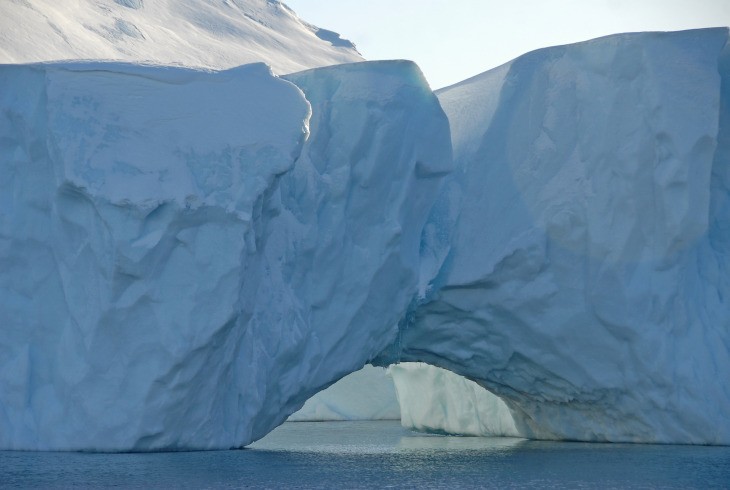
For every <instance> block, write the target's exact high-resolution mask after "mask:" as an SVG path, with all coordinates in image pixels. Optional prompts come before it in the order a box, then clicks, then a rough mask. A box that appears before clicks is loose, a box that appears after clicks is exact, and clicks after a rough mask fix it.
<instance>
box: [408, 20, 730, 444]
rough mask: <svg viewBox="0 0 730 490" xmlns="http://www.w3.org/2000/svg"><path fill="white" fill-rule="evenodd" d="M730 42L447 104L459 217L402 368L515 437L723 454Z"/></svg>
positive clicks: (530, 76)
mask: <svg viewBox="0 0 730 490" xmlns="http://www.w3.org/2000/svg"><path fill="white" fill-rule="evenodd" d="M726 42H727V30H725V29H716V30H703V31H686V32H679V33H653V34H629V35H619V36H611V37H607V38H602V39H597V40H594V41H590V42H586V43H580V44H576V45H571V46H563V47H557V48H549V49H544V50H540V51H536V52H533V53H530V54H527V55H525V56H522V57H521V58H518V59H517V60H515V61H513V62H511V63H509V64H508V65H506V66H503V67H500V68H498V69H496V70H493V71H491V72H488V73H485V74H483V75H480V76H478V77H476V78H474V79H471V80H467V81H465V82H462V83H460V84H458V85H455V86H453V87H450V88H447V89H444V90H442V91H440V92H439V94H438V96H439V99H440V101H441V103H442V105H443V107H444V110H445V111H446V113H447V114H448V116H449V120H450V122H451V128H452V135H453V142H454V157H455V160H456V165H457V167H458V169H459V171H458V172H457V174H456V175H455V177H454V178H455V179H456V180H457V181H459V182H460V183H461V189H462V194H461V195H460V197H459V201H458V203H459V204H458V205H459V209H460V214H459V218H458V221H457V222H456V224H455V225H454V227H453V229H452V231H451V233H452V235H451V240H450V251H449V255H448V258H447V260H446V262H445V265H444V267H442V268H441V270H440V271H439V274H438V275H437V276H436V278H435V279H434V281H433V283H432V290H431V292H430V294H429V295H428V296H427V297H426V298H424V299H423V300H421V301H420V304H419V305H418V306H417V307H416V308H414V309H412V318H410V319H409V321H408V322H407V324H406V325H403V327H402V328H401V331H400V345H401V349H402V350H401V353H400V357H399V358H400V359H401V360H419V361H425V362H429V363H432V364H436V365H439V366H442V367H446V368H448V369H450V370H452V371H454V372H455V373H458V374H461V375H464V376H466V377H468V378H470V379H473V380H476V381H477V382H479V383H480V384H481V385H482V386H484V387H486V388H487V389H489V390H490V391H491V392H492V393H495V394H497V395H499V396H500V397H501V398H502V399H503V400H504V401H505V402H506V403H507V405H508V406H509V407H510V409H511V410H512V412H513V414H514V416H515V421H516V423H517V429H518V431H519V432H520V434H522V435H525V436H528V437H539V438H559V439H573V440H587V441H633V442H663V443H670V442H681V443H698V444H728V443H730V412H729V411H728V407H730V383H728V381H727V380H728V379H729V378H728V375H729V374H730V323H729V322H730V311H729V308H728V307H729V305H730V303H728V301H727V300H726V299H725V298H727V297H728V293H729V292H730V289H729V287H730V275H728V266H729V265H730V263H729V262H728V261H729V259H730V255H728V252H729V251H730V248H729V246H730V226H728V223H729V220H730V208H729V207H728V206H729V205H730V201H729V200H728V197H729V194H728V191H729V190H730V180H729V178H730V173H729V172H730V165H729V161H728V156H729V155H728V148H729V147H728V143H729V141H728V135H729V134H730V133H728V122H729V121H728V116H730V111H728V101H729V100H730V98H729V97H728V96H730V78H729V76H730V71H728V61H729V60H730V58H728V54H729V53H730V51H728V50H727V48H726V47H725V46H726ZM433 221H434V222H435V223H437V224H438V223H439V220H438V219H435V220H433ZM427 227H428V225H427Z"/></svg>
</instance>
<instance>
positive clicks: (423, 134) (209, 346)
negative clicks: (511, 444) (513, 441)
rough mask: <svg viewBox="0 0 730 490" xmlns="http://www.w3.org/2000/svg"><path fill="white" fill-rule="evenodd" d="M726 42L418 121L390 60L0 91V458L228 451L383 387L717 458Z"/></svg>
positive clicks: (68, 72)
mask: <svg viewBox="0 0 730 490" xmlns="http://www.w3.org/2000/svg"><path fill="white" fill-rule="evenodd" d="M727 38H728V33H727V30H726V29H710V30H699V31H686V32H679V33H650V34H630V35H618V36H611V37H607V38H602V39H598V40H594V41H590V42H586V43H580V44H576V45H571V46H563V47H557V48H549V49H545V50H540V51H536V52H534V53H530V54H528V55H525V56H523V57H521V58H518V59H517V60H515V61H513V62H512V63H510V64H508V65H506V66H504V67H501V68H498V69H496V70H493V71H491V72H487V73H486V74H484V75H481V76H479V77H476V78H474V79H471V80H468V81H465V82H463V83H462V84H459V85H456V86H454V87H451V88H448V89H445V90H443V91H440V92H439V94H438V97H439V99H440V103H439V99H437V98H436V97H435V96H434V94H433V93H432V92H431V91H430V89H429V88H428V85H427V84H426V82H425V81H424V79H423V77H422V75H421V74H420V72H419V70H418V69H417V68H416V67H415V65H413V64H412V63H409V62H374V63H362V64H351V65H340V66H335V67H330V68H322V69H315V70H311V71H307V72H302V73H298V74H295V75H291V76H289V77H287V80H283V79H278V78H275V77H273V76H271V75H270V73H269V72H268V71H267V70H266V69H265V68H264V67H263V66H261V65H253V66H245V67H242V68H239V69H235V70H231V71H224V72H218V73H208V72H200V71H192V70H184V69H179V68H160V67H140V66H135V65H123V64H95V63H92V64H45V65H28V66H17V65H16V66H9V65H5V66H2V67H0V87H1V88H2V89H1V90H0V107H2V113H1V115H0V155H1V156H2V158H0V170H1V171H2V175H3V176H4V177H3V179H2V180H1V181H0V263H1V264H2V267H1V268H0V271H1V272H0V320H1V322H2V323H1V324H0V328H1V329H2V335H0V447H2V448H4V449H87V450H152V449H193V448H228V447H237V446H242V445H245V444H248V443H249V442H251V441H253V440H255V439H257V438H260V437H262V436H263V435H265V434H266V433H267V432H269V431H270V430H271V429H272V428H274V427H275V426H277V425H278V424H280V423H281V422H282V421H284V420H285V419H286V417H287V416H288V415H290V414H291V413H293V412H295V411H296V410H297V409H299V408H300V407H301V406H302V405H303V404H304V402H305V400H306V399H307V398H309V397H310V396H311V395H313V394H314V393H316V392H317V391H320V390H321V389H323V388H325V387H327V386H329V385H330V384H332V383H334V382H335V381H337V380H338V379H339V378H341V377H342V376H344V375H346V374H348V373H350V372H353V371H355V370H357V369H359V368H361V367H362V366H363V365H365V364H366V363H367V362H369V361H373V362H375V363H380V364H390V363H392V362H395V361H399V360H414V361H425V362H428V363H430V364H433V365H437V366H441V367H444V368H447V369H449V370H451V371H453V372H455V373H457V374H461V375H464V376H466V377H468V378H470V379H473V380H475V381H476V382H478V383H479V384H481V385H482V386H484V387H486V388H487V389H488V390H489V391H491V392H492V393H494V394H496V395H498V396H499V397H500V398H502V400H503V401H504V402H505V404H506V405H507V407H508V408H509V410H510V412H511V413H512V415H513V417H514V422H515V428H516V430H517V431H518V433H519V434H520V435H525V436H528V437H543V438H556V439H576V440H589V441H591V440H593V441H595V440H598V441H604V440H607V441H635V442H677V443H702V444H730V413H729V412H728V410H727V407H728V406H730V386H729V383H728V381H727V380H728V376H727V374H728V373H730V327H729V326H728V322H729V321H730V311H728V302H727V301H726V299H725V298H726V297H727V296H728V293H730V284H728V282H729V281H730V275H729V274H728V260H730V226H728V222H729V221H730V200H728V196H729V191H730V166H729V165H728V150H729V149H730V141H729V137H730V134H729V133H728V124H729V123H730V121H728V117H729V116H730V108H729V107H728V95H730V85H728V83H729V82H728V76H730V67H728V62H729V61H730V58H729V57H728V54H729V53H730V52H729V51H728V50H727V49H726V48H725V45H726V42H727ZM295 84H296V85H295ZM442 106H443V108H444V109H443V110H442ZM444 110H445V111H446V114H448V116H449V118H450V120H447V118H446V115H445V114H444ZM449 122H450V125H451V131H450V129H449ZM452 140H453V142H454V153H453V159H452V148H451V142H452Z"/></svg>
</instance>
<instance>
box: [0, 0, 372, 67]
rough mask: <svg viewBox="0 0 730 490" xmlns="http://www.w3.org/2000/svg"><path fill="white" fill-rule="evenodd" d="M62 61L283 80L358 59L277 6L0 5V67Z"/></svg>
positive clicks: (29, 0)
mask: <svg viewBox="0 0 730 490" xmlns="http://www.w3.org/2000/svg"><path fill="white" fill-rule="evenodd" d="M68 59H108V60H125V61H145V62H157V63H165V64H170V63H173V64H181V65H185V66H194V67H205V68H217V69H222V68H231V67H233V66H238V65H242V64H246V63H253V62H264V63H267V64H268V65H270V66H271V67H272V69H273V70H274V72H275V73H277V74H283V73H291V72H295V71H300V70H304V69H307V68H314V67H317V66H327V65H334V64H338V63H346V62H352V61H361V60H362V57H361V56H360V53H358V52H357V50H356V49H355V46H354V45H353V44H352V43H350V42H349V41H346V40H343V39H340V37H339V35H338V34H337V33H334V32H332V31H328V30H326V29H320V28H318V27H315V26H313V25H311V24H308V23H306V22H304V21H302V20H301V19H299V18H298V17H297V16H296V14H295V13H294V12H293V11H292V10H291V9H290V8H289V7H287V6H286V5H285V4H283V3H281V2H279V1H278V0H95V1H93V2H91V1H73V0H22V1H15V0H8V1H3V2H0V62H4V63H28V62H34V61H50V60H68Z"/></svg>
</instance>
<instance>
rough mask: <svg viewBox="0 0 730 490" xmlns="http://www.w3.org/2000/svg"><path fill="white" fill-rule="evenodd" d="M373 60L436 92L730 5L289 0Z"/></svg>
mask: <svg viewBox="0 0 730 490" xmlns="http://www.w3.org/2000/svg"><path fill="white" fill-rule="evenodd" d="M283 1H284V3H286V4H287V5H289V6H290V7H291V8H292V9H294V10H295V11H296V12H297V13H298V14H299V16H300V17H301V18H302V19H304V20H306V21H307V22H310V23H312V24H315V25H317V26H319V27H323V28H325V29H330V30H333V31H337V32H339V33H340V34H342V37H345V38H347V39H350V40H351V41H353V42H354V43H355V44H357V47H358V49H359V50H360V52H361V53H362V54H363V56H364V57H365V58H367V59H369V60H377V59H410V60H414V61H415V62H417V63H418V64H419V66H420V67H421V69H422V70H423V72H424V73H425V75H426V78H428V80H429V83H430V84H431V86H432V88H441V87H444V86H447V85H451V84H453V83H456V82H459V81H461V80H464V79H465V78H468V77H470V76H473V75H476V74H478V73H481V72H483V71H485V70H488V69H489V68H493V67H495V66H498V65H500V64H502V63H504V62H506V61H509V60H510V59H512V58H515V57H516V56H519V55H521V54H523V53H525V52H527V51H531V50H533V49H537V48H541V47H545V46H554V45H556V44H565V43H570V42H576V41H582V40H586V39H591V38H594V37H598V36H603V35H606V34H613V33H616V32H629V31H649V30H679V29H690V28H695V27H710V26H727V25H730V0H283Z"/></svg>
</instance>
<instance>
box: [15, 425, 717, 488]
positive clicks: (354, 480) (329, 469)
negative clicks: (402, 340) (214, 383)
mask: <svg viewBox="0 0 730 490" xmlns="http://www.w3.org/2000/svg"><path fill="white" fill-rule="evenodd" d="M728 485H730V448H728V447H705V446H657V445H638V444H637V445H632V444H587V443H566V442H544V441H527V440H524V439H513V438H486V437H485V438H482V437H449V436H439V435H427V434H418V433H414V432H410V431H408V430H406V429H403V428H402V427H401V426H400V424H399V423H398V422H297V423H287V424H284V425H283V426H282V427H280V428H278V429H277V430H275V431H274V432H272V433H271V434H269V435H268V436H266V437H265V438H264V439H262V440H261V441H258V442H256V443H254V444H252V445H251V446H250V448H248V449H245V450H239V451H208V452H188V453H152V454H82V453H32V452H0V487H3V488H4V487H26V488H28V487H29V488H72V487H74V488H78V487H87V488H88V487H110V486H116V487H130V488H135V487H136V488H139V487H144V488H241V487H247V488H282V487H290V488H384V487H396V488H403V487H405V488H450V489H453V488H490V487H491V488H504V487H538V488H566V487H573V488H574V487H581V488H727V487H728Z"/></svg>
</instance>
